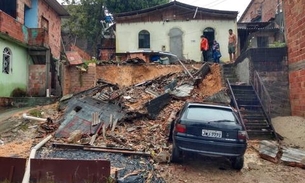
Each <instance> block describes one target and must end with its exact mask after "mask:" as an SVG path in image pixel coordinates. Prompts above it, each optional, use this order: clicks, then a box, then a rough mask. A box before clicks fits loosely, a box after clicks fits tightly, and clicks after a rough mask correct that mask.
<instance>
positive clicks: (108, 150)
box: [84, 147, 150, 156]
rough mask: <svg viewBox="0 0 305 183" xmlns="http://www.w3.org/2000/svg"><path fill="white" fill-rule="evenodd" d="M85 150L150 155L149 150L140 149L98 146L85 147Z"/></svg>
mask: <svg viewBox="0 0 305 183" xmlns="http://www.w3.org/2000/svg"><path fill="white" fill-rule="evenodd" d="M84 150H85V151H97V152H108V153H122V154H129V155H143V156H150V153H148V152H140V151H126V150H116V149H101V148H96V147H84Z"/></svg>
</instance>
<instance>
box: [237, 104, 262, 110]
mask: <svg viewBox="0 0 305 183" xmlns="http://www.w3.org/2000/svg"><path fill="white" fill-rule="evenodd" d="M238 106H239V108H241V107H243V108H245V109H247V110H248V109H262V106H261V105H242V104H240V105H238Z"/></svg>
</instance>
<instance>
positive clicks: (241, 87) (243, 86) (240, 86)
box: [231, 85, 253, 90]
mask: <svg viewBox="0 0 305 183" xmlns="http://www.w3.org/2000/svg"><path fill="white" fill-rule="evenodd" d="M231 87H232V88H233V89H244V90H253V87H252V86H251V85H231Z"/></svg>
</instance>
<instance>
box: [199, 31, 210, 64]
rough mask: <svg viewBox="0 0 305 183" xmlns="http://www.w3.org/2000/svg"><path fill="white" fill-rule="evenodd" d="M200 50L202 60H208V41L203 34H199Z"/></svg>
mask: <svg viewBox="0 0 305 183" xmlns="http://www.w3.org/2000/svg"><path fill="white" fill-rule="evenodd" d="M200 37H201V42H200V50H201V52H202V57H203V61H205V62H206V61H208V50H209V42H208V39H207V38H205V35H201V36H200Z"/></svg>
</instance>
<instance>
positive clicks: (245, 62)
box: [235, 48, 291, 117]
mask: <svg viewBox="0 0 305 183" xmlns="http://www.w3.org/2000/svg"><path fill="white" fill-rule="evenodd" d="M286 55H287V49H286V48H255V49H249V50H247V51H246V52H244V53H243V54H242V55H241V56H240V57H239V58H238V60H237V61H236V63H237V67H236V70H235V72H236V75H237V76H238V78H239V80H240V81H243V82H246V83H248V82H247V81H249V82H250V83H251V84H253V83H254V74H255V73H254V72H255V71H256V72H258V74H259V76H260V78H261V80H262V82H263V83H264V86H265V87H266V89H267V91H268V93H269V95H270V97H271V100H272V104H271V116H272V117H275V116H288V115H291V108H290V100H289V85H288V63H287V61H286ZM263 102H265V101H263Z"/></svg>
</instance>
